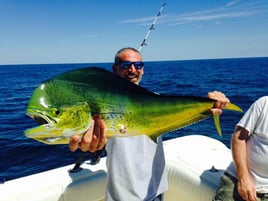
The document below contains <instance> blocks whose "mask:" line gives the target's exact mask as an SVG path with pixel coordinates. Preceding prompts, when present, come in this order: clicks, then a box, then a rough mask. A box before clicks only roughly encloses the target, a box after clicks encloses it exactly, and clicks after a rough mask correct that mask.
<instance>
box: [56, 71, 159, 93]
mask: <svg viewBox="0 0 268 201" xmlns="http://www.w3.org/2000/svg"><path fill="white" fill-rule="evenodd" d="M53 79H57V80H64V81H69V82H75V83H76V84H81V85H89V86H97V85H99V86H109V88H110V89H112V88H114V89H117V90H118V89H120V91H132V92H134V93H138V94H147V95H153V94H154V93H153V92H151V91H149V90H147V89H145V88H143V87H141V86H138V85H136V84H134V83H132V82H130V81H128V80H126V79H124V78H122V77H120V76H118V75H116V74H114V73H113V72H110V71H108V70H106V69H103V68H100V67H95V66H92V67H86V68H79V69H75V70H71V71H67V72H65V73H63V74H60V75H58V76H56V77H54V78H53Z"/></svg>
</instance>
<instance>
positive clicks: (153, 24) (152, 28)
mask: <svg viewBox="0 0 268 201" xmlns="http://www.w3.org/2000/svg"><path fill="white" fill-rule="evenodd" d="M165 5H167V3H164V4H163V5H162V7H161V8H160V10H159V11H158V13H157V15H156V16H155V18H154V21H153V23H152V25H151V27H150V28H149V31H148V32H147V34H146V35H145V37H144V39H143V41H142V43H141V45H140V47H139V49H138V50H139V51H141V49H142V48H143V46H147V43H146V40H147V39H148V37H149V35H150V33H151V32H152V31H153V30H154V29H155V24H156V22H157V20H158V18H159V17H160V16H161V12H162V10H163V9H164V7H165Z"/></svg>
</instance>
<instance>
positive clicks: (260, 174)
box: [214, 96, 268, 201]
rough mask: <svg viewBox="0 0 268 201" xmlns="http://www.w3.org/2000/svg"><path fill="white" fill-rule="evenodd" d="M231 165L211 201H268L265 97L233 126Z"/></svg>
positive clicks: (267, 124)
mask: <svg viewBox="0 0 268 201" xmlns="http://www.w3.org/2000/svg"><path fill="white" fill-rule="evenodd" d="M231 150H232V156H233V161H232V163H231V164H230V166H229V167H228V168H227V170H226V171H225V173H224V174H223V175H222V177H221V184H220V187H219V189H218V190H217V192H216V195H215V197H214V201H233V200H235V201H240V200H241V201H244V200H245V201H256V200H258V201H268V96H264V97H261V98H259V99H258V100H257V101H255V102H254V103H253V104H252V105H251V106H250V108H249V109H248V110H247V112H246V113H245V114H244V116H243V117H242V118H241V120H240V121H239V122H238V124H237V125H236V129H235V132H234V134H233V136H232V140H231Z"/></svg>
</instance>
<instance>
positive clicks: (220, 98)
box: [207, 91, 230, 114]
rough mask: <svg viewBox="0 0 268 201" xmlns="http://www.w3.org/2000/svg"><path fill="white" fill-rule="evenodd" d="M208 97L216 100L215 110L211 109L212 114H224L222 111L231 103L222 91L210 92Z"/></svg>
mask: <svg viewBox="0 0 268 201" xmlns="http://www.w3.org/2000/svg"><path fill="white" fill-rule="evenodd" d="M207 97H208V98H211V99H214V100H216V102H215V103H214V106H213V108H211V109H210V111H211V113H212V114H222V109H224V108H226V107H227V106H228V103H230V100H229V99H228V98H227V97H226V96H225V95H224V94H223V93H222V92H220V91H213V92H209V93H208V95H207Z"/></svg>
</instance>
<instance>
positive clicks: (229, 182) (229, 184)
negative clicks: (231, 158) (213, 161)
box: [213, 172, 268, 201]
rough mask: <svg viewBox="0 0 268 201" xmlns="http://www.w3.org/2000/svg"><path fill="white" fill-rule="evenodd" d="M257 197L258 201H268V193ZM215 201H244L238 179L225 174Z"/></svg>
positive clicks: (259, 194) (258, 194)
mask: <svg viewBox="0 0 268 201" xmlns="http://www.w3.org/2000/svg"><path fill="white" fill-rule="evenodd" d="M257 197H258V198H257V201H268V193H264V194H261V193H257ZM213 201H244V200H243V198H242V197H241V196H240V195H239V193H238V191H237V179H236V178H235V177H233V176H231V175H229V174H228V173H226V172H225V173H224V174H223V175H222V176H221V183H220V187H219V189H218V190H217V191H216V195H215V197H214V199H213Z"/></svg>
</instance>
